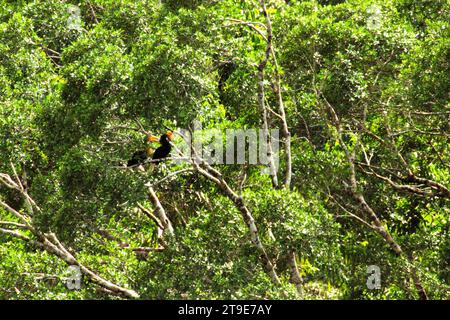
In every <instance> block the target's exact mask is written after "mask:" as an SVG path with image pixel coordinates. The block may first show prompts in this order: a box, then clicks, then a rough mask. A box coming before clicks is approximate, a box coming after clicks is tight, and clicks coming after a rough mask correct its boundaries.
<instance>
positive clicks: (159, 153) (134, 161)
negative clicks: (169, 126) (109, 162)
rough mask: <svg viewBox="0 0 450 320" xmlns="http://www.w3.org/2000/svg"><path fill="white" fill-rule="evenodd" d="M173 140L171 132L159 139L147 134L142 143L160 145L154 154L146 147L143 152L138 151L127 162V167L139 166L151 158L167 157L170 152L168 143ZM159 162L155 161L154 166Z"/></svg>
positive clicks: (170, 148)
mask: <svg viewBox="0 0 450 320" xmlns="http://www.w3.org/2000/svg"><path fill="white" fill-rule="evenodd" d="M172 140H173V133H172V132H171V131H168V132H166V133H165V134H163V135H162V136H161V137H160V138H159V139H158V137H155V136H153V135H152V134H148V135H147V136H146V138H145V140H144V143H149V142H150V143H151V142H159V143H160V144H161V146H160V147H158V148H157V149H156V150H155V151H154V152H153V149H152V148H151V147H149V146H148V147H146V148H145V150H139V151H136V152H135V153H133V155H132V157H131V159H130V160H128V163H127V167H133V166H137V165H141V164H143V163H144V162H145V160H147V159H148V158H150V157H152V160H158V159H163V158H166V157H167V156H169V154H170V151H171V150H172V146H171V145H170V141H172ZM159 162H160V161H155V162H154V163H155V164H158V163H159Z"/></svg>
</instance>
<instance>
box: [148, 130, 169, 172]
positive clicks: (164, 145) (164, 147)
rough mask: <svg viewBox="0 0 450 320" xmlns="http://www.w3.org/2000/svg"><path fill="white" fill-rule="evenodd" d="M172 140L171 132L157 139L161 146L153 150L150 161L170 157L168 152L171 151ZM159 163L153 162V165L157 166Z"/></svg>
mask: <svg viewBox="0 0 450 320" xmlns="http://www.w3.org/2000/svg"><path fill="white" fill-rule="evenodd" d="M172 139H173V134H172V132H168V133H166V134H163V135H162V136H161V138H160V139H159V143H160V144H161V146H160V147H159V148H157V149H156V150H155V152H154V153H153V157H152V160H160V159H164V158H167V157H168V156H169V155H170V151H171V150H172V146H171V144H170V141H171V140H172ZM159 162H160V161H155V164H158V163H159Z"/></svg>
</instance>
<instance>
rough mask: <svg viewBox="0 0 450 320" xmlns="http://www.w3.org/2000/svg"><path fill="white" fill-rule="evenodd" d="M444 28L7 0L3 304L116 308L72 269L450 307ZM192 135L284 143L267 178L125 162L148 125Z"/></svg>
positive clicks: (404, 0) (2, 96)
mask: <svg viewBox="0 0 450 320" xmlns="http://www.w3.org/2000/svg"><path fill="white" fill-rule="evenodd" d="M74 6H75V7H74ZM449 14H450V5H449V4H448V1H446V0H422V1H414V0H383V1H380V0H348V1H324V0H317V1H316V0H304V1H300V0H297V1H296V0H291V1H281V0H270V1H269V0H267V1H261V0H259V1H258V0H249V1H238V0H222V1H213V0H190V1H172V0H161V1H159V0H142V1H132V0H122V1H113V0H89V1H88V0H86V1H72V0H70V1H56V0H55V1H53V0H52V1H43V0H37V1H8V0H0V173H1V174H2V176H0V178H1V179H0V201H1V202H0V203H1V204H3V205H2V206H0V299H90V298H95V299H99V298H100V299H116V298H120V297H123V296H125V297H127V294H123V292H121V291H120V290H119V289H118V290H116V289H117V288H116V289H114V288H112V287H111V286H109V285H105V284H102V283H99V282H98V281H95V280H93V278H92V277H91V275H89V273H86V272H85V271H83V274H84V276H83V281H82V286H81V289H80V290H69V289H68V288H67V287H66V286H65V284H64V281H63V280H64V277H65V274H66V273H67V265H68V264H80V265H83V266H85V267H86V268H89V270H92V272H93V273H95V274H96V275H97V276H99V277H101V278H103V279H107V280H108V281H109V282H111V283H112V284H115V285H117V286H119V287H120V288H127V289H128V290H129V291H130V292H131V291H132V292H135V293H136V295H133V294H131V295H128V297H137V296H139V297H140V298H142V299H224V298H225V299H239V298H241V299H243V298H246V299H286V298H287V299H297V298H303V299H418V298H430V299H448V298H449V297H450V295H449V293H450V292H449V286H450V267H449V263H450V261H449V258H450V237H449V226H450V220H449V213H450V207H449V199H450V191H449V189H450V152H449V151H450V150H449V137H450V121H449V120H450V105H449V99H448V98H449V92H450V90H449V89H450V88H449V85H450V77H449V64H450V37H449V32H450V27H449V23H448V17H449ZM269 33H273V36H271V35H270V34H269ZM264 62H265V64H264ZM262 94H263V99H261V97H262ZM194 121H197V122H200V123H201V124H202V127H203V129H216V130H217V129H219V130H223V131H224V132H225V130H227V129H231V128H233V129H248V128H262V127H263V126H264V123H266V124H267V125H268V126H269V128H272V129H274V128H280V130H281V132H282V133H281V135H280V150H279V151H278V153H277V155H278V156H279V159H280V167H279V170H278V176H277V178H278V180H279V183H278V184H276V182H274V180H273V178H272V179H271V177H270V176H269V175H268V174H266V173H267V172H263V171H262V170H261V169H262V168H263V166H262V165H254V164H249V163H245V164H242V165H240V164H234V165H225V164H219V165H212V166H211V167H209V166H206V167H205V166H203V165H201V166H196V165H195V164H193V163H189V162H176V161H167V162H165V163H164V164H160V165H159V166H157V167H154V165H152V164H148V165H146V170H145V171H143V170H136V169H135V168H129V169H125V168H123V167H122V164H123V163H126V160H127V159H129V158H130V157H131V154H132V153H133V152H134V151H135V150H138V149H139V148H142V140H143V138H144V135H143V130H146V131H149V132H151V133H153V134H155V135H160V134H161V133H164V132H165V131H166V128H173V129H174V128H180V129H188V128H190V127H191V126H192V124H193V123H194ZM265 121H266V122H265ZM284 124H287V127H286V128H285V129H286V132H287V130H288V131H289V134H288V135H284V134H283V132H284V133H286V132H285V131H283V128H284V127H283V125H284ZM203 139H205V140H208V137H203ZM182 140H183V137H182V136H181V135H177V136H176V139H175V140H174V141H173V143H174V144H175V145H180V148H181V145H182V142H183V141H182ZM287 141H290V149H286V148H285V146H286V145H287ZM172 155H176V152H172ZM288 155H290V157H291V160H292V162H291V163H290V162H289V160H288ZM202 170H203V171H202ZM288 172H292V179H291V180H290V182H289V181H288V182H287V183H285V184H283V181H285V180H284V179H285V177H286V174H287V173H288ZM171 174H172V176H171ZM207 174H209V176H208V175H207ZM8 179H11V180H8ZM285 182H286V181H285ZM225 183H226V185H225ZM151 184H153V185H152V186H151V187H149V185H151ZM149 188H150V189H151V190H150V189H149ZM152 192H154V193H152ZM152 194H154V196H152ZM161 211H163V212H161ZM158 214H159V217H161V214H165V215H166V216H167V219H168V220H169V221H170V227H169V226H168V225H167V224H166V223H164V221H158ZM155 216H156V217H155ZM21 217H26V219H21ZM249 217H251V219H250V218H249ZM252 221H254V224H252ZM161 223H162V225H160V224H161ZM28 224H29V225H30V226H31V227H28ZM252 226H256V227H257V236H258V239H259V243H258V241H256V242H255V239H254V235H255V234H254V230H253V229H252ZM172 227H173V232H166V231H168V230H169V231H170V228H172ZM163 231H164V232H163ZM52 237H53V238H52ZM56 237H57V239H58V241H56V240H55V239H56ZM48 239H50V242H52V241H53V242H52V243H53V244H55V243H57V242H60V244H61V246H63V247H65V248H66V249H67V253H69V254H71V255H73V257H74V259H76V263H70V261H72V262H73V260H70V259H68V258H66V260H65V259H64V257H62V254H60V253H59V254H58V252H63V251H64V250H62V251H58V249H53V251H52V250H51V249H50V250H49V248H53V247H52V246H51V245H48ZM51 239H53V240H51ZM46 241H47V242H46ZM56 247H58V246H57V245H56ZM59 248H60V249H61V247H59ZM262 250H263V251H262ZM64 254H66V253H64ZM64 254H63V255H64ZM65 257H67V255H66V256H65ZM370 265H375V266H379V267H380V272H381V273H380V274H381V287H380V288H375V289H370V288H369V287H368V286H367V283H366V282H367V279H368V277H369V276H370V273H368V272H367V268H368V266H370Z"/></svg>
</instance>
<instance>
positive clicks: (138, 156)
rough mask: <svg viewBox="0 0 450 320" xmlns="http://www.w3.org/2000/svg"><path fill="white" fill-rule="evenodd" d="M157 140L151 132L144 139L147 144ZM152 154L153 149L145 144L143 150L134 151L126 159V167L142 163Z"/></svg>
mask: <svg viewBox="0 0 450 320" xmlns="http://www.w3.org/2000/svg"><path fill="white" fill-rule="evenodd" d="M157 141H158V138H157V137H155V136H153V135H151V134H148V135H147V136H146V137H145V139H144V143H145V144H147V143H149V142H157ZM152 154H153V149H152V148H150V146H147V147H146V148H145V150H139V151H136V152H135V153H133V155H132V156H131V159H130V160H128V163H127V167H133V166H136V165H140V164H143V163H144V162H145V160H147V159H148V158H149V157H151V156H152Z"/></svg>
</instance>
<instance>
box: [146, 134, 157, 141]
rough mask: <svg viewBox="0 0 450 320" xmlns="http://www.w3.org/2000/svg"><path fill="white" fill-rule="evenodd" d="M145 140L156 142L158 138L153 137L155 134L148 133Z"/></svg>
mask: <svg viewBox="0 0 450 320" xmlns="http://www.w3.org/2000/svg"><path fill="white" fill-rule="evenodd" d="M147 141H148V142H158V141H159V138H158V137H155V136H153V135H149V136H148V137H147Z"/></svg>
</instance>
